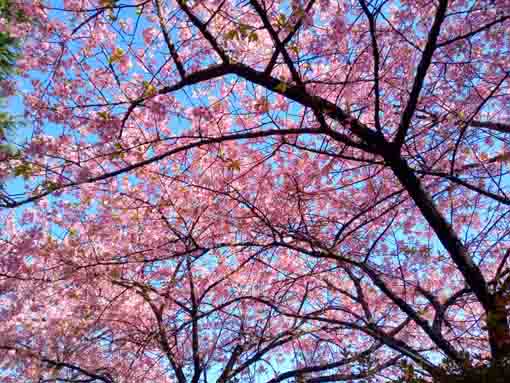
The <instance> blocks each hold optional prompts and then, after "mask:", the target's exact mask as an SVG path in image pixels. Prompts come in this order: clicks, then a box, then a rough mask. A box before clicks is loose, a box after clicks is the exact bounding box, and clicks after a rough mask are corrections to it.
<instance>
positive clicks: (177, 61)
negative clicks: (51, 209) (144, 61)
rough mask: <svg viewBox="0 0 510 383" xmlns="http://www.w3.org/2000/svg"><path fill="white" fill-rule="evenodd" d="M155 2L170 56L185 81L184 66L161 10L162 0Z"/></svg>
mask: <svg viewBox="0 0 510 383" xmlns="http://www.w3.org/2000/svg"><path fill="white" fill-rule="evenodd" d="M155 1H156V11H157V14H158V19H159V26H160V28H161V32H162V33H163V37H164V39H165V42H166V46H167V47H168V51H169V52H170V56H172V60H174V63H175V66H176V68H177V71H178V72H179V75H180V76H181V78H182V79H184V78H185V77H186V72H185V71H184V66H183V65H182V61H181V59H180V57H179V54H178V53H177V50H176V49H175V46H174V44H173V43H172V38H171V37H170V34H169V33H168V30H167V29H166V25H165V20H164V19H163V12H162V10H161V0H155Z"/></svg>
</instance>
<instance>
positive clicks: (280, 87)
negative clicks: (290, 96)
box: [274, 82, 288, 93]
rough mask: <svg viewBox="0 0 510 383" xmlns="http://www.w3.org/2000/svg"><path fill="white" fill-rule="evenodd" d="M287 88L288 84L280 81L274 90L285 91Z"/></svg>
mask: <svg viewBox="0 0 510 383" xmlns="http://www.w3.org/2000/svg"><path fill="white" fill-rule="evenodd" d="M287 88H288V86H287V84H286V83H284V82H280V83H278V85H276V86H275V87H274V90H276V91H277V92H278V93H285V92H286V91H287Z"/></svg>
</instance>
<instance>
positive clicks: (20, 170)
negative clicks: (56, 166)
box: [14, 163, 34, 179]
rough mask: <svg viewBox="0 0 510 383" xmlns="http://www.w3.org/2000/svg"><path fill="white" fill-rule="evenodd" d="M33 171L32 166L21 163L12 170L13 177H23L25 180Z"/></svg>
mask: <svg viewBox="0 0 510 383" xmlns="http://www.w3.org/2000/svg"><path fill="white" fill-rule="evenodd" d="M33 172H34V170H33V169H32V166H31V165H30V164H27V163H22V164H21V165H18V166H16V167H15V168H14V175H15V176H16V177H19V176H21V177H23V178H25V179H27V178H29V177H30V176H31V175H32V174H33Z"/></svg>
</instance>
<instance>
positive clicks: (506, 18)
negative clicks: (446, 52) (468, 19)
mask: <svg viewBox="0 0 510 383" xmlns="http://www.w3.org/2000/svg"><path fill="white" fill-rule="evenodd" d="M508 19H510V16H503V17H500V18H499V19H496V20H494V21H491V22H490V23H487V24H485V25H482V26H481V27H479V28H477V29H475V30H473V31H471V32H468V33H466V34H463V35H460V36H457V37H454V38H452V39H449V40H446V41H442V42H440V43H439V44H437V47H438V48H439V47H444V46H445V45H448V44H451V43H454V42H456V41H459V40H464V39H469V38H470V37H473V36H474V35H476V34H478V33H480V32H483V31H485V30H487V29H489V28H491V27H493V26H494V25H497V24H499V23H502V22H504V21H506V20H508Z"/></svg>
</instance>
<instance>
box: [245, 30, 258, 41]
mask: <svg viewBox="0 0 510 383" xmlns="http://www.w3.org/2000/svg"><path fill="white" fill-rule="evenodd" d="M258 39H259V36H258V35H257V33H256V32H251V33H250V34H249V35H248V41H249V42H252V41H258Z"/></svg>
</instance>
